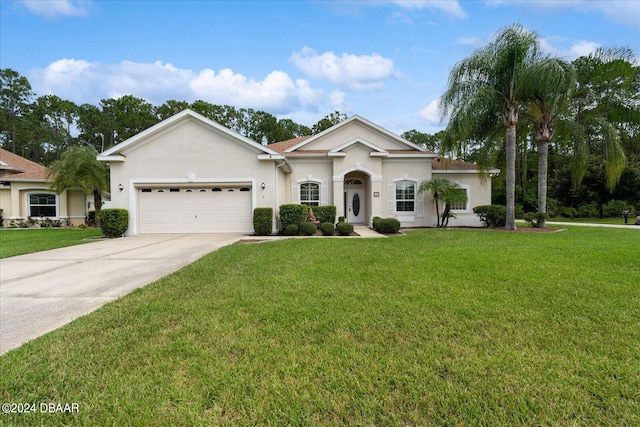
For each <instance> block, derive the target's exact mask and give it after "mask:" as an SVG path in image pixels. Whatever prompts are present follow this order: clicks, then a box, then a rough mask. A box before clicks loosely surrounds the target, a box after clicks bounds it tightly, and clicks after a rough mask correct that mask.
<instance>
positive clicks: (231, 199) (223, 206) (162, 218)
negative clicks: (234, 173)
mask: <svg viewBox="0 0 640 427" xmlns="http://www.w3.org/2000/svg"><path fill="white" fill-rule="evenodd" d="M214 188H216V189H218V188H220V187H210V188H208V189H185V188H179V189H177V190H178V191H175V189H174V191H169V189H155V188H154V189H139V190H138V217H139V219H138V225H139V232H140V233H221V232H222V233H224V232H227V233H228V232H244V233H248V232H251V231H252V229H253V223H252V222H253V221H252V216H253V215H252V209H251V199H252V198H251V191H240V188H245V189H246V188H248V187H246V186H243V187H235V188H232V189H233V191H228V190H230V188H220V191H213V189H214ZM188 190H191V191H188ZM201 190H204V191H201Z"/></svg>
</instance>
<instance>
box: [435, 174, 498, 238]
mask: <svg viewBox="0 0 640 427" xmlns="http://www.w3.org/2000/svg"><path fill="white" fill-rule="evenodd" d="M433 177H434V178H444V179H447V180H449V181H451V182H456V183H458V184H459V185H460V186H461V187H463V188H466V189H467V195H468V197H469V200H468V202H467V208H468V209H467V210H465V211H453V213H454V214H455V215H456V218H451V219H449V226H452V227H456V226H458V227H481V226H482V225H483V224H482V222H481V221H480V218H479V217H478V216H477V215H476V214H474V213H473V208H474V207H475V206H481V205H490V204H491V178H488V177H487V179H485V180H484V182H481V180H480V179H479V178H478V174H475V173H454V172H451V171H446V172H443V171H434V173H433ZM429 205H430V210H431V213H432V217H433V224H432V225H434V226H435V224H436V216H435V215H436V208H435V203H434V202H433V199H432V198H431V195H429ZM442 209H443V207H442V206H441V207H440V211H442Z"/></svg>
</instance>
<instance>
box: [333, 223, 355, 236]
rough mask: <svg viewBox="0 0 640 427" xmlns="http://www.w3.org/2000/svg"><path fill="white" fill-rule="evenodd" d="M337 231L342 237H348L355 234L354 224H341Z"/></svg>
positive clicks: (337, 226)
mask: <svg viewBox="0 0 640 427" xmlns="http://www.w3.org/2000/svg"><path fill="white" fill-rule="evenodd" d="M336 230H338V233H340V235H341V236H348V235H349V234H351V233H353V224H349V223H348V222H339V223H338V225H336Z"/></svg>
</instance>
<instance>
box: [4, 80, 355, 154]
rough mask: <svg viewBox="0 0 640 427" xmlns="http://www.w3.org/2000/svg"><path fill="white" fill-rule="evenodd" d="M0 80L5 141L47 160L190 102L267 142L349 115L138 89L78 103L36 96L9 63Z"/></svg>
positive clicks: (99, 144)
mask: <svg viewBox="0 0 640 427" xmlns="http://www.w3.org/2000/svg"><path fill="white" fill-rule="evenodd" d="M0 83H1V92H0V146H1V147H2V148H4V149H6V150H8V151H11V152H13V153H16V154H19V155H21V156H23V157H25V158H27V159H30V160H32V161H35V162H37V163H40V164H43V165H45V166H49V165H51V164H52V163H53V162H54V161H56V160H59V159H60V157H61V155H62V154H63V153H64V152H66V151H67V150H69V149H70V148H72V147H75V146H91V147H93V148H94V149H95V150H96V151H98V152H101V151H104V150H106V149H108V148H110V147H112V146H113V145H115V144H117V143H119V142H122V141H125V140H126V139H128V138H130V137H132V136H133V135H136V134H137V133H139V132H141V131H143V130H145V129H147V128H149V127H151V126H153V125H155V124H157V123H159V122H161V121H162V120H165V119H167V118H169V117H171V116H173V115H174V114H177V113H179V112H180V111H183V110H184V109H186V108H190V109H191V110H193V111H195V112H197V113H200V114H202V115H203V116H205V117H207V118H210V119H212V120H214V121H215V122H217V123H220V124H221V125H223V126H225V127H227V128H229V129H232V130H234V131H235V132H238V133H239V134H241V135H243V136H246V137H247V138H250V139H252V140H254V141H257V142H260V143H263V144H271V143H274V142H278V141H285V140H287V139H292V138H297V137H300V136H305V135H313V134H316V133H319V132H322V131H323V130H325V129H327V128H329V127H331V126H333V125H334V124H336V123H339V122H340V121H342V120H344V119H346V115H344V114H341V113H340V112H338V111H335V112H333V113H331V114H329V115H327V116H325V117H324V118H322V119H321V120H319V121H318V122H317V123H316V124H315V125H313V126H312V127H308V126H305V125H301V124H299V123H296V122H294V121H293V120H291V119H278V118H277V117H276V116H274V115H273V114H270V113H267V112H265V111H257V110H254V109H251V108H236V107H233V106H230V105H214V104H211V103H209V102H206V101H203V100H197V101H195V102H192V103H188V102H186V101H176V100H169V101H166V102H165V103H164V104H162V105H159V106H154V105H152V104H150V103H149V102H147V101H145V100H144V99H141V98H137V97H135V96H132V95H125V96H122V97H120V98H109V99H103V100H101V101H100V103H99V105H97V106H96V105H92V104H82V105H77V104H75V103H73V102H72V101H69V100H65V99H61V98H60V97H58V96H56V95H44V96H36V94H35V93H34V92H33V91H32V89H31V84H30V83H29V81H28V79H27V78H26V77H24V76H21V75H20V74H19V73H18V72H16V71H14V70H12V69H9V68H6V69H0Z"/></svg>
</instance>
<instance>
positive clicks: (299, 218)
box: [280, 204, 309, 230]
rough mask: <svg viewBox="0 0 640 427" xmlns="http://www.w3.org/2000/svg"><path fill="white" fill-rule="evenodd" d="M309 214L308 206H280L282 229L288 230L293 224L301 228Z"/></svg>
mask: <svg viewBox="0 0 640 427" xmlns="http://www.w3.org/2000/svg"><path fill="white" fill-rule="evenodd" d="M308 214H309V207H308V206H306V205H297V204H287V205H280V227H281V228H282V229H283V230H286V229H287V227H288V226H289V225H291V224H295V225H297V226H300V224H302V223H303V222H305V221H306V220H307V215H308Z"/></svg>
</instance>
